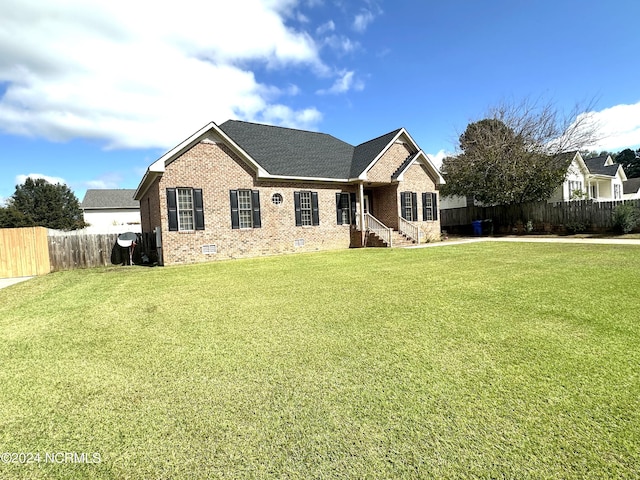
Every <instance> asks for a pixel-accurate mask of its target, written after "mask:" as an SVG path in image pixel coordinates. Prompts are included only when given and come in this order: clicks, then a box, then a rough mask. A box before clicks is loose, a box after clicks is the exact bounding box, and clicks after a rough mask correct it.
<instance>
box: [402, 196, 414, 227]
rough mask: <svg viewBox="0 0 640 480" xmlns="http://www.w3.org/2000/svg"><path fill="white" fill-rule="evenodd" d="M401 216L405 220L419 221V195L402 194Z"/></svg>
mask: <svg viewBox="0 0 640 480" xmlns="http://www.w3.org/2000/svg"><path fill="white" fill-rule="evenodd" d="M400 215H401V216H402V218H404V219H405V220H409V221H410V222H414V221H417V220H418V194H417V193H416V192H400Z"/></svg>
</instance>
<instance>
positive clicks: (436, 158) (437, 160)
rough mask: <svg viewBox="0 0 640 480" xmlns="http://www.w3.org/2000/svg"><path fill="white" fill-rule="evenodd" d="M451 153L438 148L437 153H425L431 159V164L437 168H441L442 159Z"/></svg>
mask: <svg viewBox="0 0 640 480" xmlns="http://www.w3.org/2000/svg"><path fill="white" fill-rule="evenodd" d="M450 155H451V153H448V152H445V151H444V150H440V151H439V152H438V153H435V154H434V153H427V157H429V158H430V159H431V161H432V162H433V164H434V165H435V166H436V168H437V169H438V170H440V169H441V168H442V161H443V160H444V159H445V157H448V156H450Z"/></svg>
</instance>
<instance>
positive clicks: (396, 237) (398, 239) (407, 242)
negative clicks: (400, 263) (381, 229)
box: [367, 230, 417, 248]
mask: <svg viewBox="0 0 640 480" xmlns="http://www.w3.org/2000/svg"><path fill="white" fill-rule="evenodd" d="M370 236H371V237H374V238H371V239H370V240H369V241H368V242H367V246H368V247H388V246H389V245H387V242H385V241H384V240H382V239H381V238H380V237H378V236H377V235H376V234H375V233H373V232H372V233H370ZM416 243H417V242H415V241H414V240H411V239H409V238H407V237H405V236H404V235H403V234H402V233H400V232H398V231H397V230H393V231H392V232H391V245H392V246H393V247H394V248H396V247H397V248H403V247H410V246H412V245H415V244H416Z"/></svg>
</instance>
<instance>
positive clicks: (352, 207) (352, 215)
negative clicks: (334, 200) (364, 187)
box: [351, 193, 356, 225]
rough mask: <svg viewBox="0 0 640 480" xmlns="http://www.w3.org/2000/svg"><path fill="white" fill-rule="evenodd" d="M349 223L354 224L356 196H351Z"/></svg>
mask: <svg viewBox="0 0 640 480" xmlns="http://www.w3.org/2000/svg"><path fill="white" fill-rule="evenodd" d="M351 223H352V224H354V225H355V224H356V194H355V193H352V194H351Z"/></svg>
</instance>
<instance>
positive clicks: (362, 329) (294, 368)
mask: <svg viewBox="0 0 640 480" xmlns="http://www.w3.org/2000/svg"><path fill="white" fill-rule="evenodd" d="M639 286H640V248H639V247H632V246H593V245H589V246H587V245H565V244H563V245H552V244H504V243H477V244H467V245H457V246H445V247H438V248H426V249H416V250H399V249H394V250H389V249H363V250H349V251H340V252H332V253H318V254H309V255H292V256H281V257H271V258H262V259H254V260H239V261H229V262H219V263H212V264H206V265H196V266H185V267H165V268H143V267H117V268H108V269H91V270H83V271H70V272H61V273H54V274H50V275H47V276H45V277H40V278H37V279H33V280H30V281H28V282H25V283H22V284H19V285H15V286H13V287H10V288H8V289H5V290H1V291H0V365H1V368H0V385H1V388H0V450H1V451H2V452H31V453H40V455H41V462H40V463H33V464H28V465H22V464H12V463H9V464H7V463H0V478H2V479H5V478H114V479H122V478H131V479H138V478H172V479H182V478H185V479H186V478H192V479H197V478H219V477H224V478H398V477H401V478H418V477H420V478H438V479H441V478H516V479H525V478H536V479H538V478H539V479H548V478H580V479H583V478H594V479H595V478H607V479H610V478H638V477H639V476H640V348H639V347H640V326H639V321H638V319H639V318H640V313H639V311H640V306H639V305H638V301H637V298H638V287H639ZM46 452H54V453H55V452H59V453H66V452H76V453H77V454H81V453H83V452H84V453H87V458H89V459H92V458H93V457H92V455H93V454H94V453H97V454H99V456H100V463H93V464H79V463H72V462H69V463H64V462H59V463H44V458H45V457H44V455H45V453H46ZM53 458H57V460H62V459H64V457H63V456H58V457H53Z"/></svg>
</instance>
